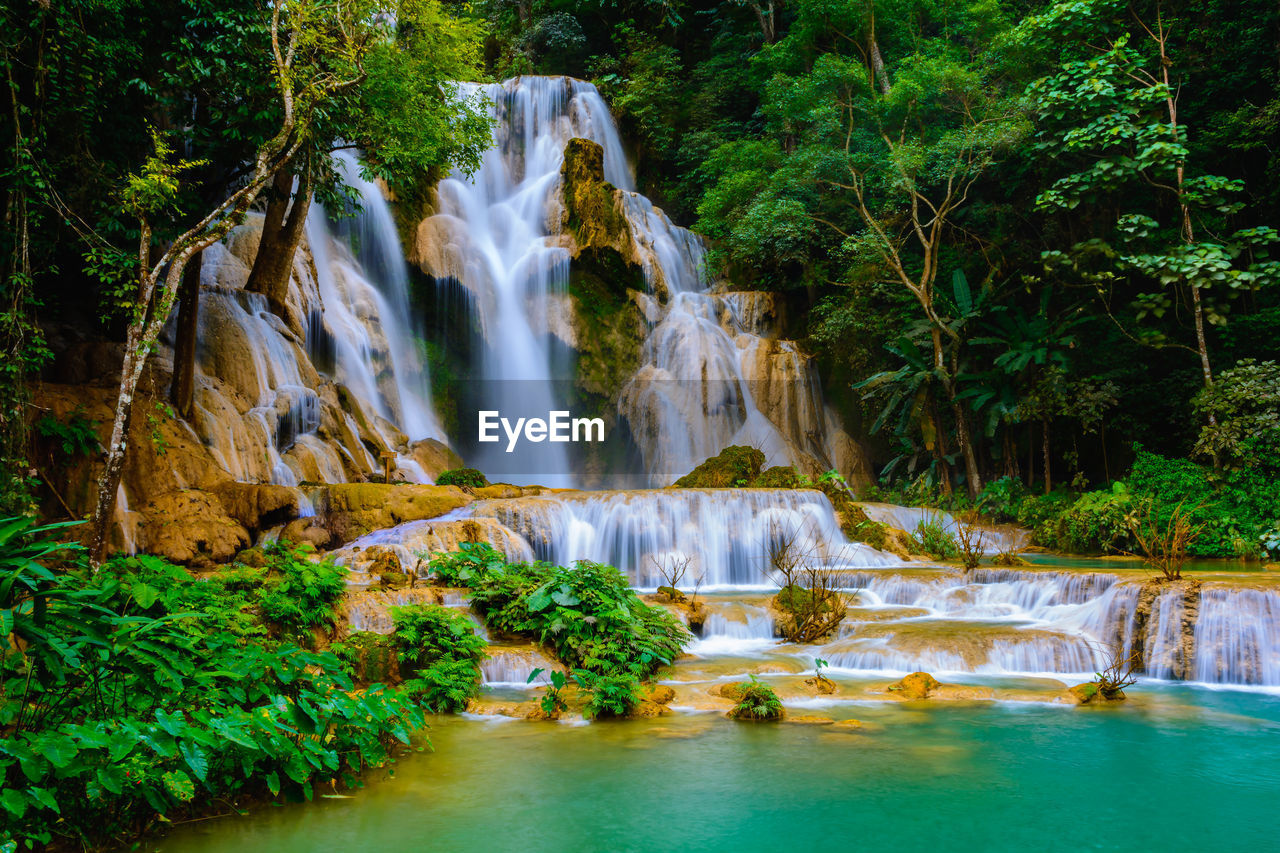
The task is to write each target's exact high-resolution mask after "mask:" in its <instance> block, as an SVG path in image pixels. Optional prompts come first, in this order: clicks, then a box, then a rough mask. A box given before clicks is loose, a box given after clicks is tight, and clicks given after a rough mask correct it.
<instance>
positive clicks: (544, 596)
mask: <svg viewBox="0 0 1280 853" xmlns="http://www.w3.org/2000/svg"><path fill="white" fill-rule="evenodd" d="M475 553H477V552H476V551H475V550H473V551H472V554H475ZM476 565H478V566H482V568H479V569H478V570H476V571H475V573H474V574H473V575H472V579H471V588H472V605H473V606H474V607H475V608H476V610H477V611H479V612H480V613H481V614H483V615H484V617H485V621H486V623H487V624H488V626H489V628H490V630H493V631H497V632H499V633H503V634H510V635H519V636H525V637H529V638H531V639H533V640H535V641H537V642H539V643H542V644H543V645H545V646H547V647H548V648H549V649H551V650H552V651H553V652H554V653H555V655H556V656H557V657H558V658H559V659H560V660H561V661H562V662H563V663H564V664H565V665H566V666H568V667H569V668H570V670H571V671H572V675H573V678H574V680H575V681H577V682H578V684H579V685H580V686H581V687H582V688H583V689H584V690H585V691H586V692H587V693H588V694H589V698H588V704H587V713H588V714H589V715H591V716H610V715H620V714H624V713H626V712H627V711H628V710H629V709H630V708H632V707H634V706H635V704H636V703H637V702H638V701H639V698H640V685H641V682H643V681H644V680H645V679H647V678H649V677H651V676H652V675H653V674H654V673H655V672H657V671H658V669H660V668H661V667H663V666H666V665H669V664H670V663H671V662H672V661H673V660H674V659H675V658H676V656H677V655H678V654H680V651H681V650H682V649H683V648H684V645H685V643H687V642H688V641H689V639H690V635H689V632H688V631H687V630H686V629H685V627H684V626H683V625H682V624H681V623H680V622H679V620H677V619H676V618H675V617H674V616H672V615H671V614H670V613H668V612H667V611H666V610H663V609H662V608H660V607H650V606H649V605H647V604H645V603H644V602H643V601H641V600H640V598H639V597H638V596H637V595H636V594H635V592H634V591H633V590H632V589H631V587H630V585H629V584H628V583H627V579H626V578H625V577H624V576H623V574H622V573H621V572H620V571H618V570H617V569H615V568H613V567H612V566H606V565H602V564H600V563H592V562H588V561H581V562H579V563H578V564H577V565H576V566H575V567H573V568H566V567H563V566H554V565H551V564H549V563H542V562H534V563H516V564H505V563H504V564H502V565H493V564H492V563H491V562H490V561H489V560H488V559H487V558H485V559H482V560H481V561H480V562H479V563H478V564H476ZM473 568H474V566H473Z"/></svg>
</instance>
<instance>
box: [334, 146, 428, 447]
mask: <svg viewBox="0 0 1280 853" xmlns="http://www.w3.org/2000/svg"><path fill="white" fill-rule="evenodd" d="M334 163H335V165H336V166H337V169H338V172H339V174H341V175H342V179H343V181H344V182H346V184H347V185H348V186H350V187H351V188H353V189H354V190H355V191H356V195H357V198H358V204H359V207H360V209H359V211H358V212H356V214H355V216H354V217H349V218H344V219H340V220H339V221H338V223H337V230H338V232H339V233H341V234H343V235H344V236H346V237H347V238H348V240H349V241H350V240H354V242H355V247H354V251H355V257H356V258H357V260H358V261H359V263H360V267H361V269H362V270H363V272H364V273H365V275H367V276H368V280H369V281H370V282H372V283H373V285H374V288H375V290H376V293H377V295H378V296H379V297H381V299H380V300H379V301H378V302H377V308H378V323H379V326H380V327H381V330H382V334H383V335H384V336H385V337H386V341H387V348H388V356H389V359H390V367H391V376H390V380H391V385H392V386H393V388H390V389H387V391H386V392H385V393H383V394H382V395H380V399H382V400H383V401H384V403H385V405H386V408H387V409H388V410H389V411H390V413H391V415H392V417H391V420H392V421H393V422H394V423H395V424H396V425H397V426H399V427H400V429H401V430H402V431H403V432H404V433H405V434H406V435H408V437H409V439H410V440H411V441H412V440H417V439H422V438H434V439H437V440H443V439H444V438H445V435H444V430H443V429H441V427H440V422H439V419H438V418H437V417H436V413H435V411H434V409H433V408H432V406H431V383H430V380H429V378H428V376H427V368H426V364H425V362H424V361H423V357H422V354H421V353H420V352H419V351H418V339H420V338H421V337H422V323H421V322H420V321H417V320H415V319H414V315H413V312H412V311H411V310H410V306H409V269H408V266H407V265H406V264H405V260H404V250H403V249H402V248H401V246H400V237H399V234H398V233H397V231H396V225H395V219H394V217H393V216H392V215H391V208H390V206H389V205H388V204H387V201H386V199H385V198H384V197H383V195H382V192H381V190H380V189H379V188H378V187H377V186H376V185H375V184H373V183H372V182H370V181H367V180H365V178H364V176H363V175H362V174H361V171H360V163H359V161H358V160H357V159H356V157H355V155H354V154H352V153H351V152H348V151H341V152H338V153H336V154H335V155H334ZM316 218H317V219H319V217H318V216H317V217H316ZM348 369H355V367H354V365H348Z"/></svg>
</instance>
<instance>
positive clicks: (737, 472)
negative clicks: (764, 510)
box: [675, 444, 765, 489]
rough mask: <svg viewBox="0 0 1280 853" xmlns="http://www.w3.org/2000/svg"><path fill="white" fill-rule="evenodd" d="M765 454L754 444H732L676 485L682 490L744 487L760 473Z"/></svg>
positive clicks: (686, 475) (682, 478) (677, 481)
mask: <svg viewBox="0 0 1280 853" xmlns="http://www.w3.org/2000/svg"><path fill="white" fill-rule="evenodd" d="M764 459H765V457H764V454H763V453H761V452H760V451H759V450H756V449H755V448H754V447H746V446H743V445H741V444H735V445H731V446H729V447H726V448H725V449H724V450H722V451H720V454H719V455H718V456H713V457H711V458H710V459H708V460H707V461H706V462H703V463H702V464H701V465H699V466H698V467H697V468H694V469H693V470H692V471H690V472H689V473H688V474H685V475H684V476H683V477H681V478H680V479H679V480H676V482H675V484H676V485H677V486H679V487H680V488H684V489H723V488H729V487H732V486H747V485H749V484H751V483H752V482H753V481H754V480H755V479H756V478H757V477H759V476H760V469H761V468H762V467H764Z"/></svg>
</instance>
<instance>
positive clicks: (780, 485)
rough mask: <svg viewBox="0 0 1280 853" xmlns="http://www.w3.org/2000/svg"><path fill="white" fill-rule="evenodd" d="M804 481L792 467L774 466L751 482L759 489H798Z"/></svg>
mask: <svg viewBox="0 0 1280 853" xmlns="http://www.w3.org/2000/svg"><path fill="white" fill-rule="evenodd" d="M802 483H803V480H802V479H801V477H800V474H799V472H797V471H796V469H795V468H793V467H791V466H790V465H774V466H773V467H772V468H766V469H765V470H764V471H763V472H761V474H760V476H758V477H756V478H755V480H753V481H752V482H751V485H752V487H753V488H757V489H798V488H800V487H801V484H802Z"/></svg>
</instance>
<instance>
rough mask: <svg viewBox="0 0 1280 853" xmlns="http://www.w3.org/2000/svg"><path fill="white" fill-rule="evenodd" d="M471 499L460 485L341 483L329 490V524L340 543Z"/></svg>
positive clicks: (438, 513)
mask: <svg viewBox="0 0 1280 853" xmlns="http://www.w3.org/2000/svg"><path fill="white" fill-rule="evenodd" d="M470 502H471V496H469V495H468V494H467V493H466V492H464V491H463V490H462V489H459V488H458V487H457V486H417V485H394V486H393V485H387V484H384V483H337V484H335V485H332V486H329V488H328V490H327V495H326V500H325V507H326V509H325V513H324V519H325V527H326V528H327V529H328V530H329V532H330V533H331V534H332V536H333V540H334V541H333V542H332V543H331V544H333V545H335V546H337V545H341V544H343V543H346V542H350V541H351V540H352V539H355V538H357V537H359V536H363V535H364V534H366V533H369V532H370V531H373V530H382V529H384V528H387V527H394V526H396V525H397V524H403V523H404V522H406V521H421V520H423V519H428V518H438V517H439V516H442V515H444V514H445V513H447V512H451V511H453V510H455V509H457V508H458V507H461V506H466V505H467V504H468V503H470Z"/></svg>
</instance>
